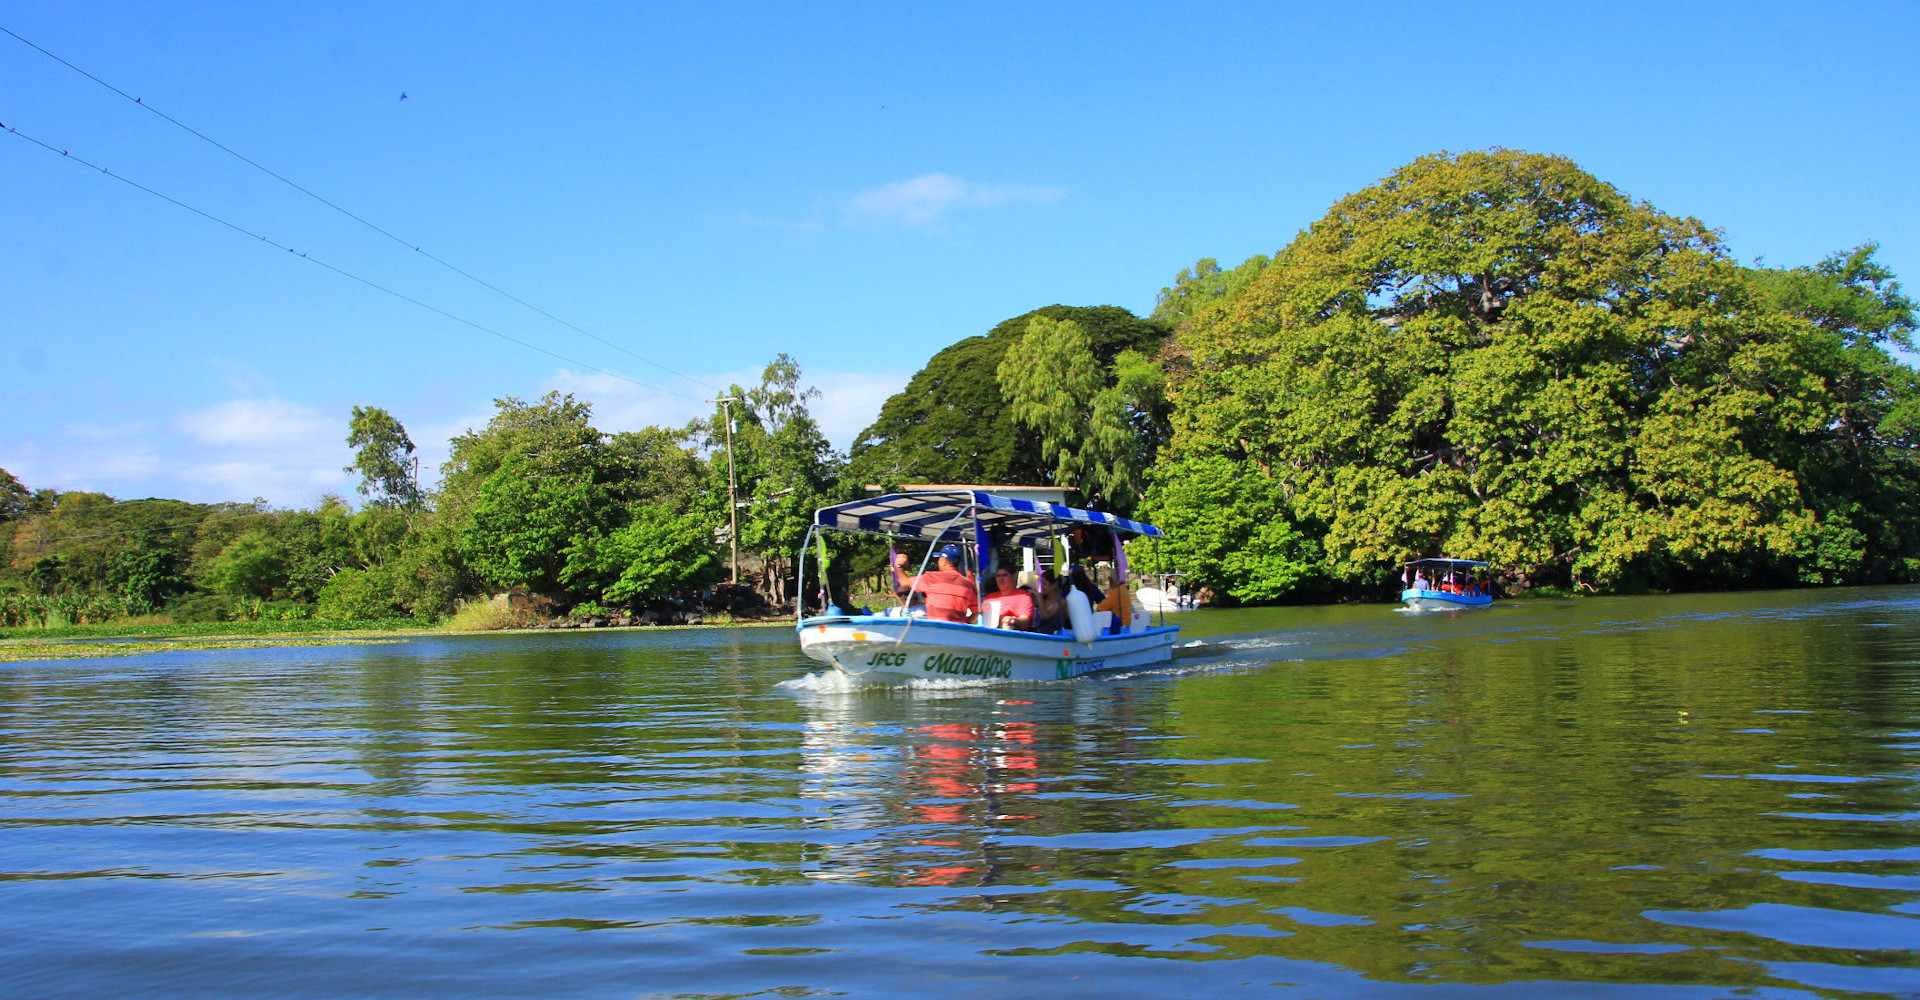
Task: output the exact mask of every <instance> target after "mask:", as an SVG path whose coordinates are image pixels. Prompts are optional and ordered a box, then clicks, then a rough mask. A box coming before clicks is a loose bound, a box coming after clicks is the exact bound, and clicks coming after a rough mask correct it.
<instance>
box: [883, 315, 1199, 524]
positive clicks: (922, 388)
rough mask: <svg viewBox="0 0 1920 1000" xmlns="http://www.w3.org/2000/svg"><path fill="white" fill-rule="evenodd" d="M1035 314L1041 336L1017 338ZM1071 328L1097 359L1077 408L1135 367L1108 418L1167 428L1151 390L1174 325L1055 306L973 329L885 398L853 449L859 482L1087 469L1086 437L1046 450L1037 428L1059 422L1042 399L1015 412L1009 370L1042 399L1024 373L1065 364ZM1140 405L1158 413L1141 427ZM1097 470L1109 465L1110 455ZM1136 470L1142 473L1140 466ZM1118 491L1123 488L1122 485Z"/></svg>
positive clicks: (1013, 478)
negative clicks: (1007, 385) (975, 332)
mask: <svg viewBox="0 0 1920 1000" xmlns="http://www.w3.org/2000/svg"><path fill="white" fill-rule="evenodd" d="M1036 320H1040V321H1043V322H1042V324H1041V327H1042V330H1043V334H1042V336H1041V337H1040V338H1039V339H1037V340H1035V342H1034V343H1032V344H1029V345H1026V346H1025V347H1021V346H1020V345H1021V344H1022V343H1023V341H1024V340H1025V339H1026V338H1027V336H1028V335H1029V333H1030V330H1031V329H1032V327H1033V324H1034V322H1035V321H1036ZM1063 322H1066V323H1072V324H1074V328H1070V329H1069V330H1068V331H1067V332H1065V333H1063V332H1062V330H1061V328H1060V327H1059V326H1057V324H1059V323H1063ZM1075 336H1084V338H1085V341H1084V343H1085V347H1084V351H1085V354H1086V356H1087V357H1088V358H1089V359H1090V360H1091V362H1092V365H1091V369H1090V370H1089V371H1088V372H1086V373H1085V377H1082V378H1079V379H1078V380H1077V383H1076V386H1077V388H1076V392H1077V393H1078V397H1079V402H1078V403H1076V404H1074V405H1075V406H1083V407H1089V408H1090V407H1092V406H1093V405H1094V404H1095V402H1096V401H1097V400H1096V397H1097V396H1098V394H1099V393H1100V392H1101V391H1103V390H1106V389H1110V388H1112V387H1114V386H1116V385H1117V384H1119V383H1120V382H1121V380H1122V375H1121V371H1122V370H1123V369H1124V370H1126V371H1128V372H1130V373H1131V379H1130V381H1128V383H1127V384H1128V386H1129V389H1130V390H1131V395H1130V396H1128V395H1123V396H1121V397H1109V398H1108V399H1107V400H1105V402H1107V403H1109V404H1111V405H1110V407H1109V410H1108V414H1107V416H1108V417H1109V418H1110V419H1109V423H1110V424H1112V425H1116V426H1117V425H1118V424H1120V423H1127V424H1129V425H1131V426H1132V429H1133V431H1134V432H1135V433H1136V434H1140V433H1145V434H1148V435H1149V436H1150V437H1151V436H1152V435H1154V434H1155V433H1160V434H1161V436H1164V432H1156V431H1155V429H1154V428H1155V426H1156V425H1155V424H1154V423H1153V420H1157V421H1158V425H1157V426H1158V427H1161V428H1164V426H1165V420H1166V416H1167V413H1166V408H1165V405H1164V404H1163V403H1161V402H1159V401H1158V399H1157V396H1156V395H1155V393H1156V392H1157V389H1156V388H1155V387H1154V385H1153V381H1154V380H1153V377H1152V376H1151V373H1152V372H1153V371H1154V370H1155V369H1154V367H1153V365H1152V363H1151V360H1150V359H1152V358H1153V357H1155V356H1156V355H1157V354H1158V352H1159V350H1160V348H1161V345H1162V343H1163V342H1164V341H1165V339H1166V336H1167V327H1166V326H1165V325H1164V324H1161V323H1158V322H1154V321H1151V320H1145V319H1141V318H1140V317H1138V316H1135V315H1134V314H1133V313H1131V312H1128V311H1127V310H1125V309H1122V308H1120V307H1118V306H1091V307H1079V306H1062V305H1053V306H1046V307H1044V308H1041V309H1036V310H1033V311H1032V312H1029V313H1024V314H1022V315H1019V316H1015V317H1013V318H1012V319H1009V320H1006V321H1004V322H1002V323H1000V324H998V325H996V326H995V327H994V328H993V329H992V330H990V331H988V332H987V333H986V334H985V335H984V336H978V337H968V338H967V339H965V340H962V341H960V342H959V343H957V344H954V345H952V346H951V347H948V348H946V349H945V350H942V351H940V352H939V353H938V354H935V355H934V356H933V358H932V359H931V360H929V361H928V362H927V364H926V366H925V367H924V368H922V369H921V370H920V371H919V372H917V373H916V374H915V375H914V376H913V378H912V379H911V380H910V381H909V382H908V383H907V387H906V388H905V389H903V390H901V391H900V392H899V393H896V394H895V395H894V396H892V397H890V398H889V399H888V400H887V401H886V403H885V404H883V405H882V406H881V408H880V416H879V419H877V420H875V421H874V423H873V424H872V426H870V427H868V428H867V429H866V430H865V431H864V432H862V433H861V435H860V437H859V438H858V439H857V440H856V441H855V442H854V445H853V448H852V449H851V451H850V452H849V460H850V468H851V474H852V476H853V477H854V478H855V479H857V480H859V481H860V482H862V483H869V484H879V485H893V484H898V483H903V482H936V483H1001V484H1013V485H1048V484H1052V483H1054V482H1056V476H1057V473H1059V472H1060V470H1061V460H1062V459H1063V458H1064V459H1065V460H1066V462H1067V468H1068V472H1069V478H1072V477H1073V474H1074V473H1076V472H1077V471H1078V470H1080V469H1083V468H1086V467H1087V464H1086V462H1094V461H1096V460H1095V459H1087V460H1086V462H1083V461H1082V458H1083V456H1082V454H1081V452H1082V444H1083V443H1084V441H1085V436H1084V435H1081V436H1078V437H1075V436H1072V435H1068V434H1063V433H1058V432H1056V434H1055V438H1054V443H1055V446H1056V447H1055V449H1054V450H1053V451H1052V452H1049V451H1048V449H1047V446H1046V437H1045V432H1044V431H1043V430H1041V429H1040V428H1041V427H1046V426H1055V423H1054V422H1053V418H1052V414H1051V413H1050V412H1042V409H1043V408H1031V409H1030V410H1029V416H1028V419H1026V420H1023V419H1021V418H1020V417H1019V416H1016V414H1015V412H1014V409H1013V402H1014V401H1013V400H1012V399H1010V398H1009V396H1008V394H1007V392H1006V391H1005V389H1004V388H1003V384H1002V380H1001V372H1002V371H1003V366H1006V367H1005V370H1008V371H1012V372H1017V373H1019V374H1020V376H1022V378H1021V379H1019V380H1018V381H1019V384H1020V385H1021V386H1022V388H1023V391H1024V398H1026V399H1027V400H1028V401H1034V400H1037V399H1038V398H1039V396H1040V395H1041V392H1040V390H1039V388H1038V387H1039V386H1041V385H1043V383H1044V377H1043V376H1038V375H1036V376H1034V377H1033V378H1032V379H1026V378H1024V376H1026V375H1027V374H1028V373H1030V372H1034V371H1036V370H1039V369H1038V368H1037V365H1036V360H1037V361H1038V362H1040V363H1049V364H1058V365H1062V366H1064V365H1066V364H1068V363H1070V362H1069V361H1068V360H1066V359H1065V358H1064V357H1063V355H1062V353H1061V352H1062V349H1063V348H1062V345H1061V343H1060V340H1061V338H1062V337H1068V338H1071V337H1075ZM1076 345H1077V342H1076ZM1034 351H1043V352H1044V353H1045V355H1046V356H1045V357H1043V358H1039V359H1036V358H1035V357H1034V356H1033V352H1034ZM1010 352H1011V357H1012V359H1013V360H1011V361H1009V360H1008V359H1009V356H1010ZM1123 355H1124V357H1123ZM1143 362H1144V363H1143ZM1077 370H1078V369H1076V371H1077ZM1143 376H1145V377H1143ZM1136 407H1138V409H1136ZM1054 412H1059V411H1054ZM1090 413H1091V410H1090V409H1089V410H1088V414H1090ZM1088 414H1082V415H1081V418H1082V423H1081V426H1082V428H1083V429H1084V427H1085V426H1086V421H1087V420H1088V419H1090V417H1089V416H1088ZM1142 414H1146V415H1147V416H1148V417H1150V418H1151V419H1149V420H1147V421H1146V426H1145V427H1144V428H1143V427H1142V426H1140V425H1139V424H1138V423H1135V421H1136V420H1137V419H1138V418H1140V417H1141V416H1142ZM1154 447H1157V441H1150V442H1149V444H1147V445H1146V446H1145V449H1146V451H1148V452H1149V453H1150V452H1151V450H1152V449H1153V448H1154ZM1095 450H1098V449H1097V448H1096V449H1095ZM1147 461H1150V459H1148V460H1147ZM1099 467H1100V469H1101V471H1103V472H1104V471H1106V465H1105V464H1104V463H1101V464H1100V466H1099ZM1144 467H1145V466H1144V465H1142V466H1141V468H1144ZM1123 478H1127V477H1124V476H1123ZM1132 478H1133V479H1136V480H1137V474H1136V475H1135V476H1134V477H1132ZM1061 485H1064V486H1067V487H1069V488H1071V489H1081V488H1082V487H1083V486H1086V487H1091V488H1092V489H1094V490H1095V491H1096V493H1097V494H1099V495H1101V496H1104V495H1105V493H1106V492H1107V491H1105V490H1103V488H1102V487H1101V486H1100V485H1099V484H1098V483H1096V482H1094V481H1092V480H1087V481H1084V482H1083V481H1073V482H1065V483H1062V484H1061ZM1116 492H1121V493H1122V494H1123V495H1124V491H1116Z"/></svg>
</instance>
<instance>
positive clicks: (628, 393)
mask: <svg viewBox="0 0 1920 1000" xmlns="http://www.w3.org/2000/svg"><path fill="white" fill-rule="evenodd" d="M695 377H696V378H698V379H699V380H700V381H701V382H704V383H706V384H707V385H710V386H728V385H745V386H750V385H758V384H759V383H760V372H759V371H758V370H757V369H756V370H754V371H751V372H746V371H739V372H717V373H712V374H704V373H703V374H700V375H697V376H695ZM912 377H913V376H912V373H911V372H816V371H803V372H802V374H801V379H800V381H801V384H803V385H810V386H813V387H814V388H816V389H819V390H820V398H818V399H816V400H814V401H813V402H812V403H811V404H809V405H808V407H807V409H808V412H810V413H811V414H813V419H814V420H815V421H817V422H818V423H819V424H820V432H821V433H822V434H824V435H826V438H827V440H828V441H830V442H832V443H833V446H834V447H835V448H838V449H841V450H843V451H844V450H846V448H847V446H848V445H851V444H852V443H853V439H854V438H855V437H856V436H858V435H859V433H860V432H861V431H863V430H866V429H867V427H868V425H870V424H872V423H873V421H874V418H876V417H878V416H879V415H880V404H882V403H884V402H886V400H887V397H888V396H891V395H893V394H894V393H896V392H899V391H900V389H901V387H902V386H905V385H906V384H907V380H908V379H909V378H912ZM677 384H678V385H685V386H687V387H688V389H689V390H690V391H687V393H686V395H685V396H675V395H670V394H668V393H666V392H663V391H660V390H657V389H644V388H641V387H639V386H636V385H634V384H633V383H631V382H626V381H623V380H621V379H617V378H612V377H610V376H607V375H602V374H599V373H582V372H572V371H561V372H559V373H558V374H556V375H555V376H554V377H553V378H551V379H549V380H547V382H546V384H545V385H543V386H542V391H546V390H549V389H558V390H559V391H561V392H571V393H573V394H574V395H575V396H576V397H578V398H580V399H584V400H588V401H590V402H592V403H593V424H594V426H595V427H598V428H600V429H601V430H603V431H608V432H617V431H632V430H639V429H640V428H642V427H648V426H654V427H684V426H686V424H687V422H688V421H690V420H693V419H695V418H697V417H703V416H705V415H707V414H709V413H711V412H713V404H712V403H709V402H707V401H706V400H707V399H709V398H711V396H708V395H706V394H705V393H706V390H702V389H700V388H699V387H698V386H694V385H693V384H692V383H688V382H684V381H683V382H680V383H677ZM695 393H700V394H701V395H700V396H699V397H698V398H688V397H693V396H694V394H695ZM713 394H714V395H717V394H718V391H717V390H716V391H715V392H714V393H713Z"/></svg>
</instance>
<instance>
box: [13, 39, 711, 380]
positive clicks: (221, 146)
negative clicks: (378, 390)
mask: <svg viewBox="0 0 1920 1000" xmlns="http://www.w3.org/2000/svg"><path fill="white" fill-rule="evenodd" d="M0 32H5V33H6V34H8V35H11V36H12V37H13V38H14V39H15V40H17V41H19V42H20V43H21V44H22V45H25V46H27V47H28V48H30V49H33V50H34V51H35V52H38V53H40V54H41V55H43V56H46V57H47V58H49V59H51V60H53V61H54V62H57V63H59V64H60V65H62V66H65V67H66V68H68V69H70V70H72V71H74V72H75V73H78V74H80V75H81V76H84V77H86V78H87V79H89V80H92V81H93V82H94V83H97V84H99V85H100V86H102V87H105V88H106V89H108V90H110V91H113V92H114V93H115V94H118V95H120V96H121V97H124V98H126V99H127V100H129V101H131V102H133V103H134V104H137V105H139V106H140V107H141V108H142V109H144V110H146V111H149V112H151V113H153V114H155V115H158V116H160V118H161V119H162V120H164V121H166V122H167V123H169V124H171V125H173V126H175V127H176V128H179V129H181V130H182V131H184V132H186V133H187V134H189V135H192V136H193V137H194V138H197V139H199V140H201V141H202V142H205V143H207V144H208V145H210V146H212V147H213V148H215V149H218V150H220V151H221V152H223V153H226V154H227V155H228V156H231V157H233V158H234V159H236V160H239V161H240V162H242V163H244V164H246V165H247V166H250V167H252V168H254V169H255V170H258V171H260V172H261V173H263V174H266V175H267V176H268V177H271V178H273V179H274V180H277V181H279V182H280V183H282V184H285V185H286V186H288V187H290V188H292V189H294V190H295V191H298V192H300V193H301V194H304V195H306V196H307V197H309V198H312V199H313V200H314V201H317V202H319V203H320V204H322V205H325V206H327V207H328V208H331V209H333V210H334V211H336V212H339V213H340V214H341V215H344V216H346V217H347V218H349V219H352V220H353V221H355V222H357V223H359V224H360V225H362V226H365V227H366V228H368V229H370V230H372V231H374V232H376V233H379V234H380V235H381V236H384V237H386V238H387V239H389V240H392V241H393V242H395V243H398V244H400V245H401V246H403V247H406V248H407V249H409V250H412V251H413V252H414V253H417V254H419V255H420V256H422V257H425V258H426V259H428V260H430V261H433V262H434V263H435V264H438V265H440V266H441V267H444V268H446V269H447V270H449V271H452V272H453V273H455V274H457V275H459V276H461V277H463V278H465V279H467V280H468V281H471V282H473V283H474V284H477V285H479V286H480V287H482V288H485V289H487V290H488V291H491V292H493V293H494V294H496V295H499V296H501V297H503V298H505V299H507V300H508V301H511V302H513V303H516V304H518V305H520V306H522V307H524V308H526V309H530V310H532V311H533V312H536V313H539V314H540V315H542V316H545V317H546V318H547V319H550V320H552V321H553V322H555V323H558V324H560V325H561V326H564V327H566V328H567V329H569V330H572V331H573V332H575V333H578V334H580V335H581V336H583V337H588V338H591V339H593V340H596V341H599V342H600V343H602V344H604V345H606V346H608V347H611V348H613V349H614V350H616V351H619V352H620V353H622V354H625V355H627V356H628V357H630V358H633V359H634V360H636V361H639V362H641V363H643V364H648V365H652V366H653V367H655V368H658V369H660V370H661V371H663V372H666V373H667V374H669V375H672V376H674V377H675V378H680V379H685V380H686V381H688V382H692V383H693V384H694V385H697V386H700V387H701V388H703V389H711V390H712V391H714V392H719V391H720V390H718V389H715V388H714V387H713V386H711V385H708V384H707V383H705V382H702V381H700V380H699V379H697V378H694V377H693V376H691V375H686V374H682V373H680V372H677V371H674V370H673V369H671V368H668V367H667V366H666V365H663V364H661V363H659V362H658V361H655V360H653V359H651V358H647V357H643V356H641V355H639V354H635V353H634V352H633V351H630V350H628V349H627V348H625V347H622V346H620V345H619V344H616V343H614V342H613V341H611V340H608V339H607V338H605V337H602V336H600V335H599V334H597V333H594V332H593V331H591V330H586V329H583V328H581V327H579V326H575V325H574V324H572V323H570V322H568V321H566V320H564V319H561V318H560V317H558V316H555V315H554V314H553V313H550V312H548V311H546V310H545V309H542V308H540V307H539V306H536V305H534V304H533V303H531V302H528V301H527V300H525V299H522V298H520V297H519V296H517V295H515V294H513V293H512V292H509V291H507V290H506V289H504V288H501V287H500V286H498V285H495V284H494V283H492V282H490V281H487V280H486V279H485V278H481V277H479V276H478V275H475V274H472V273H470V272H468V271H466V270H463V269H461V268H460V267H458V266H456V265H454V264H452V263H450V262H448V261H446V260H443V259H441V258H440V257H437V256H435V255H433V254H432V253H429V252H427V251H426V250H423V249H421V248H420V247H419V246H418V245H416V244H414V243H413V242H411V241H409V240H404V239H401V238H400V237H398V236H396V235H394V234H393V233H391V232H389V231H387V230H386V229H383V228H381V227H380V226H377V225H375V224H374V223H372V222H369V221H367V220H366V219H364V218H362V217H361V216H359V215H356V214H354V213H353V212H351V211H349V210H347V209H346V208H344V207H342V206H341V205H339V204H337V203H335V202H333V201H331V200H329V199H327V198H325V197H322V196H321V195H320V194H318V193H316V192H314V191H312V190H311V189H309V188H306V187H304V186H302V185H301V184H299V183H297V182H295V181H293V180H291V179H289V178H287V177H286V176H284V175H282V174H280V173H279V172H277V171H275V170H273V169H271V168H269V167H267V166H265V165H264V164H261V163H259V162H258V161H256V160H254V159H252V158H250V157H248V156H246V155H245V154H242V153H240V152H239V151H237V150H235V149H233V148H232V147H230V146H227V145H226V144H225V143H222V142H220V141H219V140H217V139H215V138H213V137H212V136H209V135H207V134H206V133H204V132H201V131H200V130H199V129H196V128H194V127H193V126H191V125H188V124H187V123H186V122H183V121H181V120H180V119H178V118H175V117H173V116H172V115H169V114H167V113H166V112H164V111H161V110H160V109H159V108H156V107H154V106H153V105H151V104H148V103H147V102H146V100H145V99H144V98H139V97H135V96H133V95H132V94H129V93H127V92H126V91H124V90H121V89H120V88H119V87H116V86H114V85H113V84H111V83H108V82H107V81H105V80H102V79H101V78H99V77H97V76H95V75H93V74H92V73H89V72H87V71H86V70H84V69H81V68H80V67H79V66H76V65H74V64H73V63H70V62H68V61H67V60H65V59H62V58H61V57H60V56H58V55H55V54H54V53H52V52H50V51H48V50H47V49H45V48H42V47H41V46H39V45H38V44H35V43H34V42H33V41H31V40H29V39H27V38H25V37H22V36H21V35H20V34H19V33H17V32H15V31H13V30H12V29H10V28H7V27H6V26H4V25H0ZM662 391H665V390H662ZM675 395H679V394H678V393H675ZM686 398H692V397H686Z"/></svg>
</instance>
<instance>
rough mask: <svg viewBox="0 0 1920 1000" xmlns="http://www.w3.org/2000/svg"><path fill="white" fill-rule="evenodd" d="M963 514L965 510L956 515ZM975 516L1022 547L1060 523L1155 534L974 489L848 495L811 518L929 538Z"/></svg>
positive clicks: (1117, 520) (868, 531)
mask: <svg viewBox="0 0 1920 1000" xmlns="http://www.w3.org/2000/svg"><path fill="white" fill-rule="evenodd" d="M969 514H970V515H971V516H961V515H969ZM976 517H977V518H978V519H979V523H980V526H981V527H982V528H985V529H986V530H988V531H989V532H991V533H992V534H993V535H994V536H995V537H997V538H1000V539H1003V540H1005V541H1007V542H1009V543H1011V544H1014V545H1021V546H1025V547H1027V548H1033V547H1035V546H1037V545H1040V544H1042V543H1044V542H1046V541H1047V540H1048V539H1049V538H1051V537H1052V536H1053V533H1054V532H1055V531H1057V530H1059V528H1060V526H1061V525H1062V524H1097V525H1100V526H1102V527H1107V528H1112V529H1114V530H1115V531H1118V532H1120V533H1122V534H1128V535H1150V536H1154V537H1159V535H1160V529H1159V528H1156V527H1154V526H1153V525H1151V524H1143V523H1141V522H1139V521H1129V520H1127V519H1126V518H1124V517H1114V516H1113V515H1112V514H1102V513H1100V512H1099V511H1097V510H1081V509H1079V508H1077V507H1063V506H1061V505H1060V504H1057V503H1046V502H1044V501H1039V500H1015V499H1013V498H1012V497H1003V496H997V495H995V494H992V493H982V492H980V491H978V490H943V491H940V492H933V493H889V494H887V495H885V496H878V497H871V498H869V499H866V500H854V501H851V502H848V503H842V504H834V505H833V506H831V507H822V508H820V509H819V510H817V511H814V514H813V523H814V524H817V525H819V526H821V527H823V528H832V529H834V530H836V531H852V532H858V533H860V534H863V535H886V536H889V537H892V538H921V539H928V540H932V539H935V538H938V537H940V534H941V532H942V531H944V530H946V528H947V526H948V525H953V526H954V528H955V529H956V531H957V532H965V531H967V530H969V529H971V528H972V524H971V523H969V522H971V521H972V520H973V519H974V518H976ZM956 518H958V520H956Z"/></svg>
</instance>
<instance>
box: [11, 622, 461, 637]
mask: <svg viewBox="0 0 1920 1000" xmlns="http://www.w3.org/2000/svg"><path fill="white" fill-rule="evenodd" d="M438 624H439V623H438V622H435V621H433V620H431V619H421V618H379V619H368V620H356V621H344V622H337V621H320V620H316V619H311V618H301V619H294V620H292V621H252V622H169V621H164V620H155V619H131V620H122V621H116V622H102V623H100V624H97V625H57V626H54V627H52V628H27V627H15V628H0V639H35V640H53V639H122V638H131V639H171V638H207V637H222V636H224V637H230V638H255V637H261V636H276V635H283V636H295V635H331V634H335V633H340V632H396V631H412V632H418V631H425V630H428V629H432V628H435V627H437V626H438Z"/></svg>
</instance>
